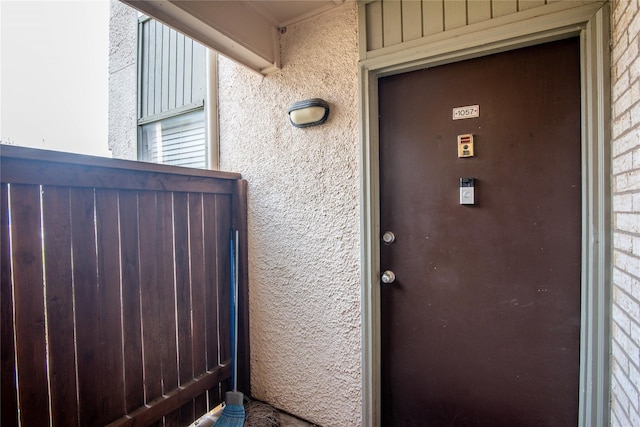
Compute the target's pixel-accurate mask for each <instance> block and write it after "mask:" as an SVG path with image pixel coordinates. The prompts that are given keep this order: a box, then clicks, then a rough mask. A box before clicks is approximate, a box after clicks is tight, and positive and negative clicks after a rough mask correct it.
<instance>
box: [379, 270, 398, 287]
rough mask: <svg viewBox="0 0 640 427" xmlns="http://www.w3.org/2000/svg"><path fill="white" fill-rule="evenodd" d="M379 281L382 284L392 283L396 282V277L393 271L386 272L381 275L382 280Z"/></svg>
mask: <svg viewBox="0 0 640 427" xmlns="http://www.w3.org/2000/svg"><path fill="white" fill-rule="evenodd" d="M380 280H382V283H387V284H389V283H393V282H394V281H395V280H396V275H395V273H394V272H393V271H391V270H387V271H385V272H384V273H382V278H381V279H380Z"/></svg>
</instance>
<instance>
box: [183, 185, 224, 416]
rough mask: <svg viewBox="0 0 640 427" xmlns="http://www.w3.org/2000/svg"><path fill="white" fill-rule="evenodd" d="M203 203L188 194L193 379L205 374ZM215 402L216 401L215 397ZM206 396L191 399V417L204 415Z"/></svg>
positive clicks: (199, 195) (200, 198) (195, 196)
mask: <svg viewBox="0 0 640 427" xmlns="http://www.w3.org/2000/svg"><path fill="white" fill-rule="evenodd" d="M202 209H203V203H202V194H201V193H192V194H189V224H190V227H189V248H190V252H191V259H190V262H191V322H192V325H193V347H192V348H193V375H194V377H198V376H199V375H201V374H203V373H204V372H205V371H206V370H207V347H206V335H207V328H206V307H205V288H204V282H205V266H204V241H205V240H204V234H203V233H204V230H203V214H202ZM215 399H218V401H219V396H217V397H216V398H215ZM207 406H208V404H207V396H206V395H202V396H199V397H197V398H196V399H195V402H194V411H195V416H196V417H199V416H201V415H202V414H204V413H205V412H206V411H207Z"/></svg>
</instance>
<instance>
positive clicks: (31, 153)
mask: <svg viewBox="0 0 640 427" xmlns="http://www.w3.org/2000/svg"><path fill="white" fill-rule="evenodd" d="M6 159H20V160H35V161H43V162H49V163H57V164H59V165H65V164H66V165H81V166H97V167H105V168H110V169H122V170H128V171H140V172H156V173H162V174H169V175H188V176H197V177H202V178H216V179H229V180H237V179H241V178H242V175H241V174H239V173H237V172H222V171H214V170H209V169H194V168H186V167H181V166H170V165H161V164H157V163H146V162H138V161H133V160H123V159H113V158H108V157H98V156H89V155H85V154H74V153H64V152H60V151H51V150H41V149H36V148H27V147H18V146H15V145H5V144H0V160H1V161H3V162H4V161H5V160H6ZM3 180H4V179H3Z"/></svg>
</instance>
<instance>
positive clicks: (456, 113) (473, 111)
mask: <svg viewBox="0 0 640 427" xmlns="http://www.w3.org/2000/svg"><path fill="white" fill-rule="evenodd" d="M474 117H480V106H479V105H468V106H466V107H458V108H454V109H453V120H462V119H471V118H474Z"/></svg>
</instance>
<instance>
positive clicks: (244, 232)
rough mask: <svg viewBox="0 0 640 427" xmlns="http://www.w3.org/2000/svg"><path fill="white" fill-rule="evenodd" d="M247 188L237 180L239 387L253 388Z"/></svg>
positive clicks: (233, 207) (235, 192) (232, 205)
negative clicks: (250, 339) (250, 340)
mask: <svg viewBox="0 0 640 427" xmlns="http://www.w3.org/2000/svg"><path fill="white" fill-rule="evenodd" d="M247 189H248V184H247V181H245V180H238V181H236V186H235V191H234V194H233V196H232V202H231V207H232V211H233V223H234V227H235V228H236V229H238V230H239V231H240V236H239V237H240V243H239V244H240V250H239V254H240V261H239V264H240V265H239V267H238V286H239V290H238V307H239V308H238V311H239V313H238V322H239V326H238V336H239V338H238V341H239V343H238V347H239V348H238V387H239V388H240V390H246V391H249V390H251V372H250V366H251V345H250V342H249V265H248V262H247V261H248V259H249V239H248V228H249V227H248V223H247Z"/></svg>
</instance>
